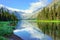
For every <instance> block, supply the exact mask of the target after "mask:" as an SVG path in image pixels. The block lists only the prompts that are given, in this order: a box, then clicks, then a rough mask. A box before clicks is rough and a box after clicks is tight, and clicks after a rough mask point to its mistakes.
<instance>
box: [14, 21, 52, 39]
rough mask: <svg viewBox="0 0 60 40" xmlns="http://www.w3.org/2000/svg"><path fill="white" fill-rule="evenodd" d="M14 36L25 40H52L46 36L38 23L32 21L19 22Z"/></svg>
mask: <svg viewBox="0 0 60 40" xmlns="http://www.w3.org/2000/svg"><path fill="white" fill-rule="evenodd" d="M14 34H15V35H17V36H19V37H21V38H22V39H23V40H52V38H51V37H50V36H48V35H46V34H44V33H43V32H42V31H41V30H40V29H39V28H38V25H37V23H36V22H33V21H31V20H22V21H19V22H18V24H17V27H16V30H14Z"/></svg>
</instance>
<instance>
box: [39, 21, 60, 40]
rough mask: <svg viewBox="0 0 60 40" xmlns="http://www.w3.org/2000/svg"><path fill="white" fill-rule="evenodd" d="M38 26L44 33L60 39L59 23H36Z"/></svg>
mask: <svg viewBox="0 0 60 40" xmlns="http://www.w3.org/2000/svg"><path fill="white" fill-rule="evenodd" d="M38 27H39V28H40V29H41V30H42V31H43V32H44V33H45V34H48V35H50V36H52V37H53V38H54V40H58V39H60V23H54V22H53V23H38Z"/></svg>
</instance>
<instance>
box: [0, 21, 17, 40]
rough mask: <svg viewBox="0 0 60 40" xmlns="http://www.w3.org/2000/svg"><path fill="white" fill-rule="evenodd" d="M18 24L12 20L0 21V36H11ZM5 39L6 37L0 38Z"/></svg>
mask: <svg viewBox="0 0 60 40" xmlns="http://www.w3.org/2000/svg"><path fill="white" fill-rule="evenodd" d="M15 26H16V24H14V22H12V21H0V36H3V37H5V36H7V38H8V37H9V36H11V35H12V34H13V30H14V28H15ZM0 39H5V38H0Z"/></svg>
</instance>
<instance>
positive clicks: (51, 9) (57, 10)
mask: <svg viewBox="0 0 60 40" xmlns="http://www.w3.org/2000/svg"><path fill="white" fill-rule="evenodd" d="M59 15H60V3H59V1H58V2H55V3H53V5H51V4H50V6H49V5H48V6H46V7H45V8H43V10H42V11H41V12H39V13H38V16H37V18H38V19H40V20H60V16H59Z"/></svg>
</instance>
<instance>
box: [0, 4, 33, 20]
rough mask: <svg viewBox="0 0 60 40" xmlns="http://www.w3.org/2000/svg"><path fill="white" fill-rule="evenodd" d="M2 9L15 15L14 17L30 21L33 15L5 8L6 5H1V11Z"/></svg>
mask: <svg viewBox="0 0 60 40" xmlns="http://www.w3.org/2000/svg"><path fill="white" fill-rule="evenodd" d="M1 8H2V9H3V10H5V11H8V12H9V13H10V14H12V13H14V15H15V16H16V17H17V18H18V19H28V18H30V16H31V15H32V13H25V12H22V11H20V10H18V9H14V8H10V7H7V6H4V5H0V9H1Z"/></svg>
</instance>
